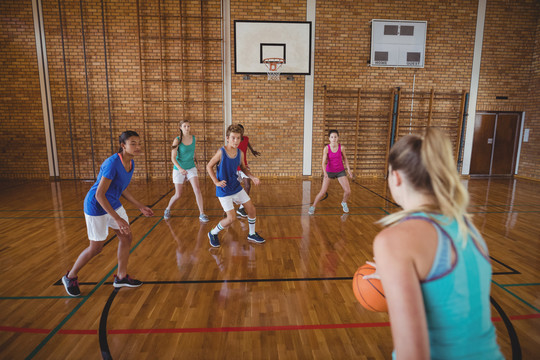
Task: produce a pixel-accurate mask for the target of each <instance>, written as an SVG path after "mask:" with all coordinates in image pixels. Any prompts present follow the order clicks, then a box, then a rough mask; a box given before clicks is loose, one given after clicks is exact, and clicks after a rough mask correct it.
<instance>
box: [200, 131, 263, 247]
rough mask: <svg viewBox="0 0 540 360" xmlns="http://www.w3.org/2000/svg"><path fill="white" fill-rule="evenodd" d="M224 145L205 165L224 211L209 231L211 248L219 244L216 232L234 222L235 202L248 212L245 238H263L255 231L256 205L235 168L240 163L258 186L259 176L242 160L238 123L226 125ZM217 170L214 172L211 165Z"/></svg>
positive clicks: (257, 239)
mask: <svg viewBox="0 0 540 360" xmlns="http://www.w3.org/2000/svg"><path fill="white" fill-rule="evenodd" d="M226 135H227V145H225V146H223V147H222V148H220V149H219V150H218V151H217V152H216V154H215V155H214V156H213V157H212V159H210V161H209V162H208V164H207V165H206V170H207V171H208V175H210V178H211V179H212V181H213V182H214V184H215V185H216V195H217V197H218V199H219V202H220V203H221V206H222V207H223V210H224V211H225V213H226V214H227V217H226V218H225V219H223V220H221V221H220V222H219V223H218V224H217V226H216V227H215V228H213V229H212V230H211V231H210V232H209V233H208V239H209V240H210V245H211V246H212V247H219V246H220V244H219V239H218V233H219V232H220V231H221V230H223V229H225V228H227V227H229V226H230V225H231V224H232V223H233V222H234V221H236V215H235V211H234V204H235V203H236V204H242V205H244V208H245V209H246V211H247V215H248V223H249V235H248V237H247V239H248V240H249V241H252V242H254V243H257V244H262V243H264V241H265V240H264V239H263V238H262V237H261V236H260V235H259V234H257V233H256V232H255V220H256V212H255V206H254V205H253V203H252V202H251V199H250V198H249V195H248V194H247V193H246V192H245V190H244V189H243V188H242V185H240V182H239V181H238V175H237V173H236V172H237V169H238V167H239V166H240V168H241V169H242V171H243V172H244V174H246V175H247V176H248V177H249V178H250V179H251V181H253V183H254V184H255V185H259V183H260V181H259V179H258V178H256V177H255V176H253V174H252V173H251V172H250V171H249V169H248V168H247V166H246V165H245V162H244V154H243V153H242V151H240V149H238V145H239V144H240V140H241V138H242V129H241V128H240V127H239V126H238V125H231V126H229V127H228V128H227V133H226ZM216 165H217V171H216V172H214V166H216Z"/></svg>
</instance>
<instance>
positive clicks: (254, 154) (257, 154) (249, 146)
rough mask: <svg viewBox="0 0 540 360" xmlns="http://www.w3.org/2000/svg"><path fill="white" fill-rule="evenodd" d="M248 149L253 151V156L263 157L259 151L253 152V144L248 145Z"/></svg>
mask: <svg viewBox="0 0 540 360" xmlns="http://www.w3.org/2000/svg"><path fill="white" fill-rule="evenodd" d="M248 149H249V150H250V151H251V153H252V154H253V156H259V155H261V153H260V152H258V151H257V150H253V148H252V147H251V144H250V143H248Z"/></svg>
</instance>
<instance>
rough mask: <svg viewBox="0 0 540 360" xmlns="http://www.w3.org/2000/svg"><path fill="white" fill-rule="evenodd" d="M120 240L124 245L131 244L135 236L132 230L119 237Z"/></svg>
mask: <svg viewBox="0 0 540 360" xmlns="http://www.w3.org/2000/svg"><path fill="white" fill-rule="evenodd" d="M118 239H119V240H120V242H121V243H122V244H124V245H127V246H131V240H132V239H133V236H132V235H131V232H130V233H129V234H127V235H122V236H121V237H119V238H118Z"/></svg>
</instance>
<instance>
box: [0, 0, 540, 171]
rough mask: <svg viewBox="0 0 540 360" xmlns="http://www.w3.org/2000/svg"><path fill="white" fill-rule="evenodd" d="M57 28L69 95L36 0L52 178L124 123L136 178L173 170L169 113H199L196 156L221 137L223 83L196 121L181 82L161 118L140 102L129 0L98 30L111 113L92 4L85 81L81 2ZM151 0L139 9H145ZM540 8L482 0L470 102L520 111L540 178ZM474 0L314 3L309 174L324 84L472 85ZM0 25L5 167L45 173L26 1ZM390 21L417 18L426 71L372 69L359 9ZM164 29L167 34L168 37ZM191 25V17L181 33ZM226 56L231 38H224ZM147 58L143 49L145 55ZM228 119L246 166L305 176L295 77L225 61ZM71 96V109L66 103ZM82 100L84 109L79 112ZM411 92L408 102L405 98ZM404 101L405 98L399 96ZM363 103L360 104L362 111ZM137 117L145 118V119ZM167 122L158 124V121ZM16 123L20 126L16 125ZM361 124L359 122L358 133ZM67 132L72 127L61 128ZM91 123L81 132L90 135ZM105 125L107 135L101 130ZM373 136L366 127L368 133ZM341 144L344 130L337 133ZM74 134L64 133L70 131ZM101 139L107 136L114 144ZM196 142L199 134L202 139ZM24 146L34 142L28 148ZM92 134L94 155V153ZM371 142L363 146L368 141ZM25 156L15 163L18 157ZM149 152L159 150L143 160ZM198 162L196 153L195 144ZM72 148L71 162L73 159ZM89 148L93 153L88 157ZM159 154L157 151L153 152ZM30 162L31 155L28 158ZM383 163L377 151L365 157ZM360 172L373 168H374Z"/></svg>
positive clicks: (88, 165)
mask: <svg viewBox="0 0 540 360" xmlns="http://www.w3.org/2000/svg"><path fill="white" fill-rule="evenodd" d="M60 2H61V4H62V7H63V8H62V17H63V23H62V30H63V32H64V41H65V43H64V47H65V53H66V55H65V56H66V66H65V68H66V69H67V74H68V79H67V84H68V93H69V98H66V81H65V73H64V69H65V68H64V59H63V54H62V43H61V36H60V20H59V9H58V1H56V0H44V1H43V12H44V20H45V21H44V22H45V31H46V40H47V50H48V60H49V72H50V81H51V92H52V102H53V111H54V120H55V127H56V137H57V147H58V156H59V167H60V175H61V177H62V178H92V177H93V176H94V168H95V171H96V172H97V171H98V170H99V165H100V163H101V162H102V161H103V160H104V159H105V158H106V157H107V156H109V155H110V154H111V152H112V151H115V150H116V146H117V144H116V139H117V136H118V134H119V133H120V132H121V131H123V130H125V129H126V128H129V129H134V130H136V131H140V132H141V134H143V135H144V136H145V141H146V144H147V149H146V151H145V155H144V156H142V157H141V158H140V159H139V161H138V165H137V172H136V176H137V177H145V176H147V175H148V176H150V177H156V178H159V177H165V176H168V172H169V171H170V162H169V161H168V160H167V159H168V156H169V155H168V146H169V142H170V141H172V138H173V137H174V136H175V135H176V134H177V130H176V123H177V121H178V120H179V119H181V118H182V117H183V116H186V117H188V118H189V119H191V120H192V121H193V123H192V129H193V131H194V133H195V135H196V136H197V137H198V139H201V140H202V139H203V138H204V136H203V135H204V133H203V121H206V125H205V127H206V135H207V141H206V150H207V152H208V154H206V158H208V157H209V156H211V155H212V154H213V152H215V150H216V149H217V147H218V146H220V145H221V143H222V142H221V141H222V129H223V116H222V107H221V104H219V101H220V100H221V99H222V94H221V84H219V83H209V84H207V86H206V93H205V96H206V98H207V99H213V100H215V101H216V102H215V103H212V104H210V105H209V106H208V107H207V110H206V113H205V114H204V115H205V118H206V119H205V120H204V117H203V112H202V108H201V107H200V106H199V105H197V103H196V101H198V100H200V99H201V98H202V93H201V87H200V86H199V85H197V84H190V85H189V86H188V87H187V88H186V89H187V91H186V94H185V95H186V98H187V99H188V100H194V102H191V103H190V105H189V106H186V107H182V106H181V105H179V104H178V103H173V102H171V103H168V105H167V106H166V109H165V117H164V116H163V114H162V108H161V104H159V103H158V104H157V105H156V106H144V109H145V111H144V113H143V106H142V103H141V89H140V87H141V85H140V72H139V61H138V51H139V49H138V40H137V16H136V1H135V0H129V1H122V2H118V1H116V2H112V1H104V4H105V14H106V15H105V28H106V30H105V31H106V39H107V51H108V54H107V60H108V70H109V74H108V75H109V84H110V86H109V91H110V99H111V102H110V104H111V120H110V121H109V113H108V104H107V97H106V94H107V89H106V86H105V85H106V81H105V63H104V60H105V57H104V48H103V32H102V24H101V4H100V2H97V1H96V2H84V9H83V15H84V21H85V26H84V30H85V35H86V56H87V73H88V84H89V85H88V98H87V85H86V78H85V71H84V55H83V47H82V34H81V14H80V9H79V3H78V2H73V1H67V0H62V1H60ZM141 3H144V4H150V6H149V7H148V9H147V10H148V11H154V10H155V6H153V5H152V4H151V3H148V2H141ZM165 3H166V5H164V6H163V8H162V11H163V13H164V14H167V15H174V14H175V13H177V9H176V8H175V6H177V5H174V4H177V3H178V1H171V2H170V4H169V2H167V1H166V2H165ZM183 3H184V4H186V5H187V10H186V11H187V12H189V13H190V14H196V13H197V11H198V8H197V3H198V2H197V1H195V0H193V1H185V2H183ZM204 3H205V7H206V9H207V10H205V11H207V12H208V15H210V14H211V15H212V16H216V14H217V16H220V3H219V1H218V0H212V1H205V2H204ZM539 7H540V5H539V3H538V2H537V1H534V0H523V1H519V2H514V1H506V0H490V1H488V3H487V14H486V24H485V36H484V48H483V53H482V67H481V77H480V87H479V94H478V95H479V96H478V104H477V108H478V110H489V111H508V110H512V111H526V123H525V127H526V128H530V129H531V137H530V141H529V143H524V144H523V146H522V157H521V160H520V168H519V173H520V175H523V176H527V177H533V178H537V179H538V178H540V173H539V171H538V170H537V168H538V166H537V164H539V163H540V151H539V150H538V145H536V144H538V140H539V139H538V135H537V134H539V133H540V125H539V124H540V109H539V107H538V106H539V105H538V98H539V97H538V95H539V94H538V91H539V90H538V88H539V86H538V85H539V72H540V69H539V43H538V38H539V35H540V34H539V33H540V31H539V30H538V17H539V14H540V9H539ZM476 11H477V2H476V1H469V0H459V1H434V0H429V1H428V0H420V1H416V2H400V3H399V6H396V2H395V1H390V0H382V1H362V2H359V1H352V0H349V1H343V0H340V1H338V0H325V1H318V2H317V14H316V27H315V37H316V43H315V75H314V76H315V77H314V80H315V91H314V126H313V129H314V130H313V158H312V167H313V174H314V175H318V174H320V161H321V144H322V141H323V139H324V138H325V137H324V136H323V104H324V101H323V100H324V98H323V94H324V87H323V86H324V85H327V87H328V88H329V89H337V88H347V89H351V90H354V89H357V88H361V89H362V90H363V91H368V92H369V91H389V89H390V88H395V87H401V89H402V91H403V92H404V93H410V92H411V90H412V85H413V77H414V78H415V79H414V82H415V91H416V92H417V93H418V94H420V93H422V92H429V91H430V90H431V88H434V89H435V91H436V92H461V91H462V90H467V91H468V90H469V86H470V84H469V82H470V76H471V67H472V57H473V46H474V36H475V27H476ZM0 13H1V14H2V17H1V20H0V21H1V23H0V24H1V26H2V31H1V32H0V40H1V46H0V52H1V55H2V60H3V63H4V64H5V65H4V68H3V71H2V75H1V76H0V85H1V86H0V92H1V93H0V95H1V98H2V100H1V102H0V123H1V125H0V126H1V127H2V131H1V132H0V140H2V142H1V143H2V145H0V149H2V155H3V159H4V160H3V161H2V162H1V163H0V170H2V174H3V175H2V177H21V178H32V177H41V178H46V177H48V175H49V174H48V168H47V156H46V148H45V141H44V135H43V134H44V130H43V117H42V114H41V111H42V110H41V96H40V91H39V78H38V71H37V61H36V54H35V40H34V28H33V20H32V10H31V3H30V2H22V1H14V0H11V1H2V2H0ZM372 19H400V20H427V22H428V27H427V47H426V60H425V68H423V69H402V68H396V69H394V68H377V67H370V66H368V64H367V61H368V59H369V55H370V34H371V30H370V20H372ZM234 20H282V21H305V20H306V2H305V1H303V0H295V1H292V2H291V1H285V0H283V1H250V0H249V1H248V0H231V37H232V35H233V31H234V29H233V23H234ZM168 21H169V23H168V24H167V25H166V26H165V29H168V30H165V33H166V35H168V36H174V35H175V34H177V31H176V30H175V29H176V28H175V26H176V25H175V24H174V20H173V19H172V17H171V18H170V19H169V20H168ZM143 29H144V33H145V34H147V35H148V34H152V33H155V32H156V31H157V27H156V25H155V24H152V23H151V22H148V23H145V24H143ZM167 31H168V32H170V33H169V34H167ZM185 31H186V33H187V34H189V35H194V36H196V34H197V31H198V30H197V24H195V23H193V24H192V25H190V26H188V28H187V29H186V30H185ZM205 35H206V36H208V37H213V38H219V37H220V36H221V27H220V26H219V24H218V25H216V23H215V22H214V23H209V24H207V26H206V30H205ZM218 44H219V42H217V43H213V46H209V47H208V48H207V51H206V52H207V54H206V56H207V57H208V58H219V59H220V57H221V46H220V45H218ZM198 46H200V45H197V44H196V43H192V44H191V45H190V46H189V48H188V49H185V51H187V53H185V56H187V57H191V58H195V57H196V56H197V54H199V53H200V51H199V50H200V49H199V48H198ZM231 47H232V49H231V53H232V56H233V61H234V43H233V41H231ZM142 50H143V53H145V54H146V55H151V54H153V55H155V54H156V51H157V52H159V46H156V44H155V43H153V42H152V41H146V42H145V43H144V45H143V49H142ZM179 51H180V49H179V47H178V43H177V42H176V43H175V42H174V41H173V40H171V41H170V42H169V43H167V44H166V46H165V52H166V54H165V55H166V56H169V57H174V56H176V55H177V54H178V53H179ZM146 55H145V56H146ZM193 64H196V62H193V63H192V65H191V66H190V67H186V70H187V71H188V73H189V74H190V75H193V76H199V75H200V73H201V69H200V66H197V65H193ZM143 66H144V68H143V72H144V73H145V76H150V75H152V76H154V75H155V76H157V77H159V68H158V67H156V66H152V65H149V64H146V65H143ZM231 71H232V72H233V74H232V116H233V122H239V123H242V124H244V126H245V127H246V134H247V135H249V136H250V139H251V142H252V145H253V146H254V148H255V149H256V150H259V151H261V152H262V156H261V157H259V158H254V157H253V156H250V155H248V157H249V162H250V164H251V165H252V168H253V170H254V172H255V173H256V174H257V175H260V176H299V175H301V174H302V146H303V108H304V106H303V105H304V99H303V98H304V77H303V76H295V78H294V80H293V81H288V80H284V79H282V80H281V81H280V82H272V83H269V82H268V81H267V80H266V77H265V76H261V75H259V76H252V77H251V80H243V79H242V78H243V77H242V75H235V74H234V63H233V64H232V69H231ZM205 73H206V76H207V78H209V79H220V78H221V65H220V64H216V65H215V66H209V67H207V68H206V70H205ZM180 76H181V73H180V70H179V68H178V67H177V66H174V65H170V66H166V69H165V77H166V78H168V79H171V80H172V79H177V78H179V77H180ZM144 91H145V93H146V94H148V95H149V96H154V98H155V96H159V92H160V90H159V88H156V87H155V86H154V85H152V84H150V83H147V84H146V85H145V86H144ZM165 95H166V99H172V100H175V99H179V98H181V97H182V93H181V90H180V87H179V85H178V83H175V82H174V81H172V82H169V83H168V85H167V88H166V91H165ZM498 95H504V96H508V97H509V99H508V100H495V96H498ZM68 99H69V111H68V101H67V100H68ZM88 99H89V103H90V116H89V114H88V107H89V105H88ZM407 101H408V100H407ZM407 101H405V103H404V104H403V105H404V107H405V108H406V107H409V106H410V104H409V103H408V102H407ZM425 104H426V103H425V101H424V102H423V103H422V102H420V101H418V103H416V102H415V109H416V107H418V109H419V110H418V111H420V109H425ZM370 106H372V105H370V104H366V107H367V108H369V107H370ZM143 114H144V117H145V118H146V119H147V120H148V119H150V120H156V121H157V122H156V123H154V124H151V125H148V124H147V125H146V126H145V125H144V123H143ZM164 118H165V120H166V122H165V123H163V121H162V119H164ZM21 124H24V125H22V126H21ZM366 131H367V130H366ZM70 132H71V133H70ZM90 133H92V140H91V139H90ZM111 133H112V136H111ZM369 135H370V134H369V133H367V134H363V136H369ZM344 136H345V138H344V139H343V140H344V141H350V139H347V137H350V135H348V134H346V133H345V135H344ZM72 139H73V141H72ZM111 139H112V142H113V146H112V149H111ZM201 143H202V142H201ZM28 145H30V146H31V149H32V151H28V150H27V149H28ZM92 145H93V149H94V150H93V151H94V156H93V157H92V156H91V153H92ZM375 150H376V149H375V148H370V147H369V146H368V147H367V148H366V149H364V150H363V151H366V152H368V153H369V152H370V151H375ZM23 153H24V161H23V160H22V159H23ZM147 157H148V158H149V159H150V158H152V159H158V160H159V161H158V162H149V163H148V168H146V166H145V160H146V159H147ZM199 157H200V158H201V159H203V158H204V157H205V155H204V154H199ZM73 158H74V159H75V161H73ZM92 158H93V159H94V162H93V163H92ZM160 159H162V160H163V161H161V160H160ZM28 161H31V162H32V163H33V164H34V165H33V166H32V167H31V168H30V167H29V166H28ZM372 161H374V162H380V160H377V159H376V160H372ZM365 175H378V173H377V172H374V173H370V172H369V171H367V172H366V173H365Z"/></svg>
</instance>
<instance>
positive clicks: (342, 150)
mask: <svg viewBox="0 0 540 360" xmlns="http://www.w3.org/2000/svg"><path fill="white" fill-rule="evenodd" d="M341 157H342V158H343V164H344V165H345V167H346V168H347V172H348V173H349V177H350V178H352V177H353V175H352V171H351V167H350V166H349V160H347V155H346V154H345V146H343V145H341Z"/></svg>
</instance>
